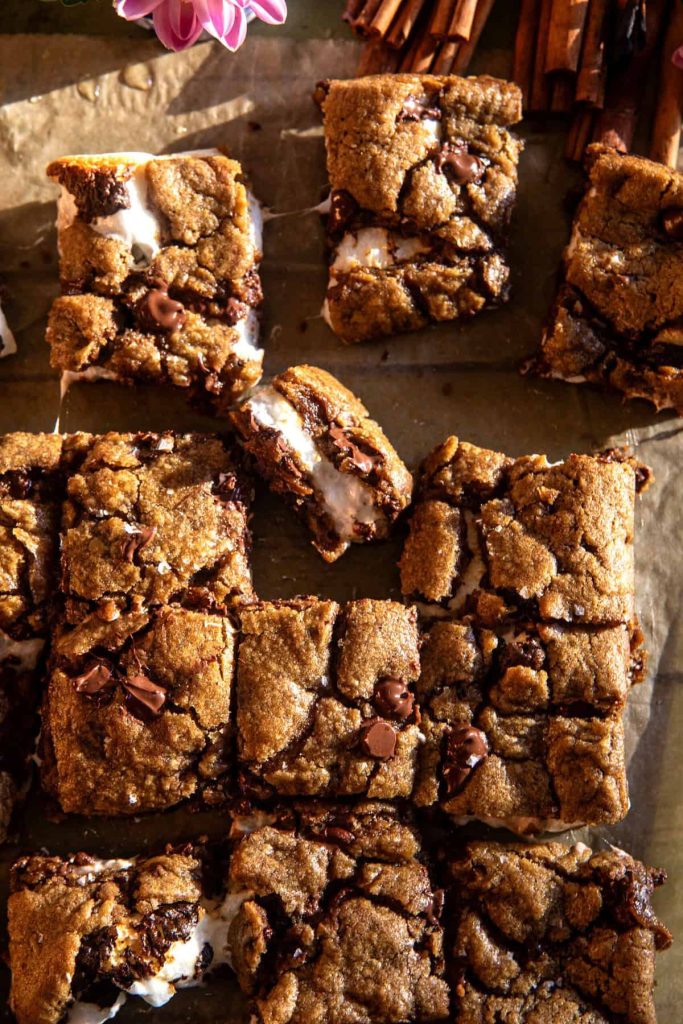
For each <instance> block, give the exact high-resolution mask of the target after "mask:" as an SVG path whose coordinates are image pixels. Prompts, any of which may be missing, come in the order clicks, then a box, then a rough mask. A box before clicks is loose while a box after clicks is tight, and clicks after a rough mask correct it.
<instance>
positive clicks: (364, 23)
mask: <svg viewBox="0 0 683 1024" xmlns="http://www.w3.org/2000/svg"><path fill="white" fill-rule="evenodd" d="M381 3H382V0H365V4H364V6H363V9H362V10H361V12H360V14H358V15H356V17H355V18H354V19H353V21H352V23H351V27H352V28H353V30H354V32H357V33H358V34H359V35H361V36H366V35H368V34H369V31H370V25H371V23H372V19H373V18H374V17H375V15H376V14H377V11H378V10H379V8H380V5H381Z"/></svg>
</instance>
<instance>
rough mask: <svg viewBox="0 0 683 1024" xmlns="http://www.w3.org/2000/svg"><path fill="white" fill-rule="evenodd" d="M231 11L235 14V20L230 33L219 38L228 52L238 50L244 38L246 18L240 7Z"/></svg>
mask: <svg viewBox="0 0 683 1024" xmlns="http://www.w3.org/2000/svg"><path fill="white" fill-rule="evenodd" d="M233 10H234V12H235V20H234V22H233V24H232V27H231V28H230V31H229V32H226V33H225V35H223V36H221V42H222V44H223V46H226V47H227V48H228V50H233V51H234V50H238V49H239V48H240V46H241V45H242V43H243V42H244V40H245V38H246V35H247V16H246V14H245V13H244V11H243V10H242V9H241V8H240V7H235V8H233Z"/></svg>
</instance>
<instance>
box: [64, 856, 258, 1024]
mask: <svg viewBox="0 0 683 1024" xmlns="http://www.w3.org/2000/svg"><path fill="white" fill-rule="evenodd" d="M119 866H120V868H121V869H123V868H125V867H130V866H131V862H129V861H101V862H96V863H95V864H94V865H85V866H84V878H88V876H89V875H91V876H92V877H95V875H96V874H98V873H101V872H103V871H105V870H114V871H115V870H119ZM89 880H91V878H90V879H89ZM251 895H252V894H251V893H250V892H247V891H244V892H238V893H228V894H227V895H226V896H225V897H224V898H223V899H222V900H216V901H209V900H204V901H202V903H201V904H200V905H199V908H198V911H199V919H198V921H197V923H196V924H195V926H194V928H193V929H192V931H191V933H190V934H189V935H188V937H187V938H186V939H179V940H177V941H176V942H173V943H171V945H170V946H169V948H168V950H167V951H166V954H165V956H164V959H163V963H162V964H161V966H160V967H159V968H158V970H157V971H156V972H155V973H153V974H150V975H149V976H148V977H145V978H140V979H138V980H137V981H135V982H133V984H132V985H131V986H130V988H128V989H126V990H125V992H122V993H121V994H120V995H119V996H118V998H117V1000H116V1002H115V1003H114V1004H113V1006H110V1007H99V1006H96V1005H95V1004H93V1003H88V1002H86V1001H81V1000H77V1001H76V1002H75V1003H74V1004H73V1005H72V1007H71V1009H70V1011H69V1016H68V1018H67V1024H103V1022H104V1021H108V1020H111V1019H112V1018H113V1017H115V1016H116V1014H117V1013H118V1011H119V1010H120V1009H121V1007H122V1006H123V1004H124V1003H125V1001H126V998H127V996H139V997H140V998H141V999H143V1000H144V1001H145V1002H146V1003H148V1004H149V1005H150V1006H154V1007H160V1006H164V1005H165V1004H166V1003H167V1002H168V1001H169V1000H170V999H172V997H173V996H174V995H175V993H176V991H177V990H178V989H181V988H192V987H193V986H196V985H200V984H201V983H202V978H203V975H204V973H205V971H204V970H203V969H202V966H201V965H202V959H203V955H204V950H205V948H206V946H209V947H210V949H211V952H212V958H211V961H210V963H209V965H208V967H207V968H206V970H207V971H210V970H213V968H214V967H217V966H218V965H219V964H230V963H231V958H230V951H229V949H228V932H229V930H230V926H231V924H232V922H233V920H234V919H235V917H236V916H237V914H238V913H239V910H240V907H241V906H242V904H243V903H244V901H245V900H247V899H249V898H250V897H251ZM137 937H138V933H137V931H136V930H135V929H134V928H131V927H129V926H128V927H126V926H120V927H118V928H117V938H118V940H119V941H118V943H117V946H116V947H115V949H114V951H113V953H112V956H111V964H112V966H114V967H115V966H116V964H117V962H118V961H120V960H122V959H123V957H124V954H125V952H126V950H127V949H128V948H129V947H130V944H131V941H135V940H136V939H137Z"/></svg>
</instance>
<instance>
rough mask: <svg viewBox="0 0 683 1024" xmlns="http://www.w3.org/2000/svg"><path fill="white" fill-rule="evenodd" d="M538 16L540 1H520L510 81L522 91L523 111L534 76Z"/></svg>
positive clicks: (527, 101) (527, 103)
mask: <svg viewBox="0 0 683 1024" xmlns="http://www.w3.org/2000/svg"><path fill="white" fill-rule="evenodd" d="M540 16H541V0H522V4H521V7H520V11H519V21H518V22H517V33H516V35H515V52H514V59H513V65H512V80H513V82H516V83H517V85H518V86H519V87H520V89H521V90H522V100H523V103H524V108H525V109H526V108H527V106H528V105H529V92H530V91H531V81H532V78H533V74H534V50H535V44H536V35H537V33H538V23H539V19H540Z"/></svg>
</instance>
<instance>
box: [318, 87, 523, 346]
mask: <svg viewBox="0 0 683 1024" xmlns="http://www.w3.org/2000/svg"><path fill="white" fill-rule="evenodd" d="M316 98H317V100H318V103H319V104H320V107H321V109H322V112H323V117H324V124H325V142H326V146H327V169H328V174H329V179H330V185H331V189H332V192H331V196H330V209H329V214H328V217H327V232H328V237H329V242H330V247H331V250H332V255H331V266H330V278H329V284H328V290H327V297H326V300H325V306H324V310H323V312H324V316H325V319H326V320H327V322H328V323H329V325H330V327H331V328H332V330H333V331H334V332H335V334H336V335H337V336H338V337H339V338H340V339H341V341H343V342H345V343H347V344H352V343H355V342H359V341H366V340H367V339H369V338H375V337H379V336H381V335H387V334H396V333H398V332H399V331H410V330H415V329H416V328H419V327H423V326H425V325H426V324H429V323H433V322H436V321H443V320H457V319H461V318H463V317H469V316H473V315H474V314H475V313H478V312H480V311H481V310H482V309H484V308H486V307H488V306H495V305H498V304H499V303H501V302H504V301H505V300H506V298H507V294H508V278H509V267H508V263H507V257H506V254H505V247H506V241H507V233H508V228H509V223H510V217H511V214H512V208H513V206H514V202H515V195H516V190H517V162H518V160H519V154H520V151H521V148H522V144H521V142H520V141H519V140H518V139H516V138H515V137H514V136H513V135H512V134H511V133H510V131H509V130H508V126H509V125H511V124H514V123H515V122H517V121H519V120H521V117H522V97H521V92H520V90H519V89H518V88H517V86H516V85H513V84H512V83H509V82H503V81H499V80H497V79H495V78H489V77H481V78H457V77H455V76H446V77H437V76H434V75H409V74H397V75H373V76H371V77H368V78H357V79H351V80H349V81H329V82H323V83H321V84H320V85H319V86H318V89H317V92H316Z"/></svg>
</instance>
